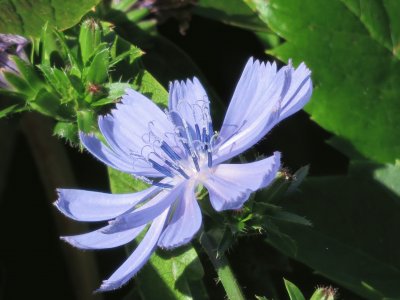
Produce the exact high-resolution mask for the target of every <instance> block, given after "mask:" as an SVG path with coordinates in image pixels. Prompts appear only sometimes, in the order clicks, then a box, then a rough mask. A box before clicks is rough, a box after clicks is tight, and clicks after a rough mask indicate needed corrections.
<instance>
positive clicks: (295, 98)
mask: <svg viewBox="0 0 400 300" xmlns="http://www.w3.org/2000/svg"><path fill="white" fill-rule="evenodd" d="M310 76H311V71H310V70H309V69H308V68H307V67H306V65H305V64H304V63H301V64H300V65H299V66H298V67H297V69H296V70H294V72H293V74H292V81H291V84H290V88H289V90H288V92H287V93H286V95H285V97H284V98H283V100H282V105H281V107H282V112H281V115H280V118H279V121H281V120H283V119H285V118H287V117H289V116H291V115H292V114H294V113H296V112H297V111H299V110H300V109H302V108H303V107H304V105H306V104H307V102H308V101H309V100H310V97H311V94H312V90H313V87H312V81H311V77H310Z"/></svg>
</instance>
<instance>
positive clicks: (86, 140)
mask: <svg viewBox="0 0 400 300" xmlns="http://www.w3.org/2000/svg"><path fill="white" fill-rule="evenodd" d="M79 137H80V139H81V142H82V144H83V146H85V148H86V150H88V151H89V152H90V153H91V154H92V155H93V156H94V157H96V158H97V159H98V160H100V161H101V162H102V163H104V164H106V165H108V166H110V167H111V168H114V169H116V170H119V171H121V172H124V173H131V174H132V173H133V163H132V162H129V161H125V160H123V159H121V157H119V156H118V155H117V154H116V153H115V152H114V151H112V150H111V149H110V148H109V147H107V146H106V145H104V144H103V143H102V142H101V141H100V140H99V139H98V138H96V137H95V136H93V135H86V134H84V133H82V132H81V133H80V134H79Z"/></svg>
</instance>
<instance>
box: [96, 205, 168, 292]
mask: <svg viewBox="0 0 400 300" xmlns="http://www.w3.org/2000/svg"><path fill="white" fill-rule="evenodd" d="M168 213H169V209H167V210H165V211H164V212H163V213H162V214H161V215H160V216H158V217H157V218H156V219H155V220H154V221H153V223H152V224H151V226H150V228H149V230H148V231H147V233H146V235H145V237H144V238H143V240H142V241H141V242H140V244H139V246H138V247H137V248H136V249H135V251H134V252H133V253H132V254H131V255H130V256H129V258H128V259H127V260H126V261H125V262H124V263H123V264H122V265H121V266H120V267H119V268H118V270H117V271H115V272H114V273H113V274H112V275H111V277H110V278H108V279H107V280H104V281H103V283H102V285H101V286H100V288H99V289H98V290H97V292H103V291H109V290H115V289H117V288H119V287H121V286H122V285H123V284H125V283H126V282H127V281H128V280H129V279H131V278H132V277H133V276H134V275H135V274H136V273H137V272H138V271H139V270H140V269H141V268H142V267H143V265H144V264H145V263H146V262H147V261H148V259H149V258H150V255H151V254H152V253H153V251H154V248H155V247H156V245H157V241H158V239H159V237H160V234H161V232H162V230H163V228H164V225H165V221H166V219H167V216H168Z"/></svg>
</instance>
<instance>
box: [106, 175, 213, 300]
mask: <svg viewBox="0 0 400 300" xmlns="http://www.w3.org/2000/svg"><path fill="white" fill-rule="evenodd" d="M108 171H109V179H110V187H111V191H112V192H113V193H132V192H135V191H139V190H142V189H144V188H146V184H144V183H143V182H141V181H139V180H136V179H134V178H133V177H132V176H131V175H129V174H125V173H121V172H119V171H116V170H114V169H111V168H109V169H108ZM203 275H204V271H203V268H202V265H201V263H200V260H199V258H198V256H197V253H196V250H195V249H194V248H193V247H192V246H186V247H181V248H178V249H176V250H174V251H168V252H166V251H157V252H156V253H154V254H153V255H152V256H151V258H150V260H149V262H148V263H147V264H146V265H145V266H144V267H143V269H142V270H141V271H140V273H139V274H138V275H137V276H136V280H137V284H138V287H139V293H140V294H141V295H142V297H143V298H144V299H159V298H160V295H163V299H167V300H168V299H171V300H172V299H193V298H194V299H207V297H205V296H204V295H202V294H204V293H205V292H204V287H202V285H201V284H200V283H199V280H201V279H202V277H203ZM199 284H200V288H199ZM191 285H193V286H196V288H195V289H194V288H193V291H196V293H199V291H200V294H192V288H191ZM195 296H196V297H195Z"/></svg>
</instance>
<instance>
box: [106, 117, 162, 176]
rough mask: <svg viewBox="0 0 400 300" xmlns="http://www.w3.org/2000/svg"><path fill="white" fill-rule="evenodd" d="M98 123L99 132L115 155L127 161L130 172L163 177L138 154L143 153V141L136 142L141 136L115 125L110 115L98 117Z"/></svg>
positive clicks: (138, 174)
mask: <svg viewBox="0 0 400 300" xmlns="http://www.w3.org/2000/svg"><path fill="white" fill-rule="evenodd" d="M98 123H99V128H100V131H101V133H102V134H103V136H104V137H105V138H106V141H107V143H108V144H109V145H110V147H111V149H112V150H113V151H114V153H115V155H116V156H118V157H119V158H121V159H123V160H124V161H127V162H129V165H130V166H131V169H132V171H131V173H132V174H135V175H137V176H145V177H164V175H163V174H161V173H160V172H158V171H157V170H155V169H154V168H153V167H152V166H151V165H150V164H149V163H148V162H147V161H146V160H145V159H144V158H141V157H139V155H138V154H142V153H143V151H142V149H143V147H144V144H143V141H141V142H140V143H138V141H139V140H141V138H140V137H138V136H135V134H134V132H132V131H129V129H128V128H124V127H121V126H120V127H116V126H117V124H116V123H115V122H114V118H113V116H111V115H107V116H103V117H99V122H98ZM144 135H146V133H144ZM135 154H136V155H135Z"/></svg>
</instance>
